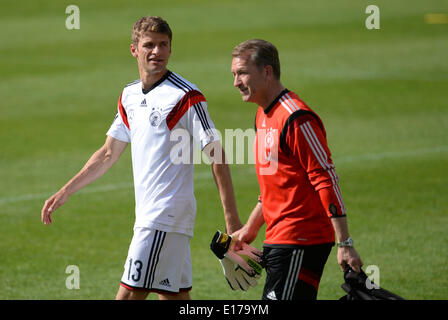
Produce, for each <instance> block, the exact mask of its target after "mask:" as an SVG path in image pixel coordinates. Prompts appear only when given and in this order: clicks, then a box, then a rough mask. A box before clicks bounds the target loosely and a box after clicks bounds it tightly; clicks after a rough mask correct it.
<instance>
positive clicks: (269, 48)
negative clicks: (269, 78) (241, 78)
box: [232, 39, 280, 79]
mask: <svg viewBox="0 0 448 320" xmlns="http://www.w3.org/2000/svg"><path fill="white" fill-rule="evenodd" d="M246 53H250V59H251V60H252V61H253V62H254V63H255V65H256V66H257V67H259V68H262V67H265V66H271V67H272V71H273V73H274V76H275V77H276V78H277V79H280V59H279V57H278V51H277V48H276V47H275V46H274V45H273V44H272V43H270V42H268V41H265V40H260V39H251V40H246V41H244V42H242V43H240V44H239V45H237V46H236V47H235V48H234V49H233V51H232V57H234V58H236V57H240V56H242V55H244V54H246Z"/></svg>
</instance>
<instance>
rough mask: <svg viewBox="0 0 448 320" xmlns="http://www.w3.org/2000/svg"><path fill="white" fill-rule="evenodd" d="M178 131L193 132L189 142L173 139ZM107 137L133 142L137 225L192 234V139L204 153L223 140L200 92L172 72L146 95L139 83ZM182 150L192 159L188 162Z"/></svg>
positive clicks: (128, 91) (126, 93) (121, 103)
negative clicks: (212, 143) (181, 146)
mask: <svg viewBox="0 0 448 320" xmlns="http://www.w3.org/2000/svg"><path fill="white" fill-rule="evenodd" d="M177 129H181V130H183V133H187V134H188V135H187V137H188V141H185V134H184V135H176V136H174V135H172V133H173V132H176V133H179V131H180V130H177ZM107 135H108V136H111V137H113V138H115V139H118V140H121V141H125V142H129V143H131V149H132V167H133V175H134V188H135V215H136V220H135V225H134V226H135V227H147V228H154V229H158V230H161V231H165V232H179V233H183V234H187V235H189V236H192V235H193V226H194V220H195V215H196V199H195V197H194V188H193V161H192V155H193V138H194V140H195V141H196V142H197V143H198V144H199V145H200V147H201V149H203V148H204V147H205V146H206V145H207V144H208V143H210V142H212V141H215V140H219V136H218V134H217V131H216V129H215V128H214V124H213V122H212V120H211V119H210V117H209V115H208V112H207V104H206V100H205V97H204V96H203V95H202V93H201V92H200V91H199V89H198V88H197V87H196V86H195V85H194V84H192V83H190V82H189V81H187V80H185V79H184V78H182V77H180V76H179V75H177V74H175V73H173V72H171V71H167V73H166V74H165V75H164V76H163V77H162V78H161V79H160V80H159V81H158V82H157V83H155V84H154V85H153V86H152V87H151V88H150V89H149V90H147V91H143V89H142V82H141V80H137V81H134V82H133V83H130V84H129V85H127V86H126V87H125V88H124V89H123V92H122V93H121V96H120V98H119V100H118V113H117V115H116V117H115V120H114V122H113V123H112V125H111V127H110V129H109V131H108V132H107ZM182 140H183V142H184V143H183V148H184V149H183V151H181V150H182V148H179V145H180V143H181V142H182ZM181 152H187V154H189V155H190V157H187V159H189V161H185V157H184V156H185V154H181ZM177 156H179V157H177ZM173 159H174V161H173ZM182 159H183V160H184V161H182ZM179 162H180V163H179Z"/></svg>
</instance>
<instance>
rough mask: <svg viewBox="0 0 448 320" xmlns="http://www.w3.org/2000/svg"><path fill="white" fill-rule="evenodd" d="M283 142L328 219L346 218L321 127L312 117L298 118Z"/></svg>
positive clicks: (336, 178)
mask: <svg viewBox="0 0 448 320" xmlns="http://www.w3.org/2000/svg"><path fill="white" fill-rule="evenodd" d="M285 138H286V141H285V142H286V145H287V146H288V149H289V150H290V152H291V153H292V156H293V157H294V158H296V159H298V161H299V163H300V164H301V165H302V167H303V168H304V169H305V171H306V173H307V174H308V179H309V181H310V183H311V184H312V186H313V187H314V190H316V191H317V192H318V193H319V197H320V199H321V202H322V205H323V207H324V208H325V210H326V212H327V214H328V216H329V217H342V216H345V206H344V202H343V200H342V195H341V191H340V188H339V184H338V181H339V178H338V176H337V174H336V171H335V168H334V165H333V162H332V160H331V153H330V150H329V148H328V145H327V139H326V134H325V129H324V128H323V127H322V125H321V123H320V122H318V121H317V120H316V118H314V117H313V116H311V115H304V116H302V117H299V118H297V119H296V120H295V121H293V122H292V123H290V125H289V127H288V131H287V134H286V136H285Z"/></svg>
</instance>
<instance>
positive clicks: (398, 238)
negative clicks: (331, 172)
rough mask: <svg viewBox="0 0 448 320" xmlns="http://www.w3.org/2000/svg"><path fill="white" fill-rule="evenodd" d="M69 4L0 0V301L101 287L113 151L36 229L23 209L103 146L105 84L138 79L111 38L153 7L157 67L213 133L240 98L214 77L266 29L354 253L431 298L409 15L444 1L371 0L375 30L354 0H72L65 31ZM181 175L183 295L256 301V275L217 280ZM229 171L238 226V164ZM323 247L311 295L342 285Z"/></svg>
mask: <svg viewBox="0 0 448 320" xmlns="http://www.w3.org/2000/svg"><path fill="white" fill-rule="evenodd" d="M70 4H74V3H72V2H71V1H57V2H56V1H33V2H32V1H27V2H18V1H2V2H1V3H0V16H1V19H0V39H1V40H2V41H1V44H0V70H1V76H0V83H1V85H0V95H1V97H2V99H1V101H2V102H1V117H0V176H1V182H0V234H1V236H0V288H1V289H0V299H112V298H114V297H115V293H116V291H117V288H118V285H119V280H120V278H121V274H122V272H123V265H124V263H125V261H124V260H125V258H126V253H127V249H128V246H129V243H130V240H131V236H132V225H133V222H134V213H133V205H134V200H133V189H132V175H131V162H130V155H129V150H128V151H127V152H126V153H125V154H124V155H123V157H122V159H120V161H119V162H118V163H117V164H116V165H115V166H114V167H113V168H112V169H111V170H110V171H109V172H108V173H107V174H106V175H105V176H104V177H103V178H101V179H100V180H98V181H97V182H95V183H94V184H92V185H91V186H89V187H87V188H86V189H85V190H83V191H82V192H80V193H78V194H76V195H74V196H72V197H71V198H70V199H69V201H68V202H67V203H66V204H65V205H64V206H63V207H61V208H60V209H59V210H58V211H57V212H56V213H55V214H54V223H53V224H52V225H51V226H50V227H47V226H44V225H43V224H41V222H40V210H41V207H42V205H43V202H44V200H45V199H46V198H47V196H49V195H50V194H52V193H53V192H55V191H56V190H57V189H58V188H59V187H60V186H61V185H62V184H64V183H65V182H66V181H67V180H68V179H69V178H70V177H72V176H73V175H74V174H75V173H76V172H77V171H78V170H79V169H80V168H81V167H82V165H83V164H84V163H85V161H86V160H87V159H88V157H89V156H90V155H91V154H92V153H93V152H94V151H95V150H96V149H97V148H98V147H99V146H100V145H101V144H102V143H103V142H104V139H105V133H106V131H107V129H108V127H109V125H110V123H111V121H112V119H113V117H114V115H115V113H116V101H117V99H118V96H119V94H120V92H121V89H122V87H123V86H124V85H125V84H126V83H129V82H131V81H133V80H134V79H136V78H138V73H137V64H136V62H135V61H134V60H133V58H132V57H131V55H130V53H129V43H130V34H131V26H132V24H133V22H134V21H135V20H136V19H138V18H139V17H141V16H143V15H160V16H162V17H164V18H165V19H167V20H168V22H169V23H170V25H171V27H172V29H173V32H174V38H173V47H172V48H173V54H172V56H171V60H170V64H169V68H170V69H171V70H173V71H175V72H177V73H179V74H181V75H183V76H185V77H186V78H187V79H189V80H191V81H192V82H194V83H196V84H197V85H198V86H199V87H200V88H201V90H202V91H203V92H204V94H205V96H206V97H207V100H208V106H209V112H210V114H211V117H212V118H213V120H214V122H215V125H216V126H217V128H218V129H219V130H220V131H221V132H224V130H225V129H237V128H241V129H243V130H246V129H247V128H252V127H253V119H254V114H255V110H256V106H255V105H251V104H245V103H243V102H241V99H240V96H239V93H238V92H237V90H236V89H234V88H233V87H232V76H231V73H230V62H231V56H230V52H231V50H232V48H233V47H234V46H235V45H236V44H238V43H239V42H241V41H243V40H246V39H248V38H264V39H266V40H269V41H271V42H273V43H274V44H275V45H276V46H277V47H278V49H279V51H280V59H281V64H282V80H283V84H284V85H285V86H286V87H287V88H288V89H290V90H293V91H295V92H297V93H298V94H299V96H301V98H302V99H304V100H305V101H306V102H307V103H308V104H309V105H310V106H312V107H313V108H314V110H315V111H316V112H317V113H318V114H319V115H320V116H321V118H322V119H323V121H324V124H325V126H326V129H327V134H328V142H329V146H330V149H331V150H332V152H333V160H334V162H335V165H336V170H337V172H338V174H339V177H340V184H341V189H342V195H343V197H344V201H345V204H346V207H347V210H348V219H349V227H350V231H351V235H352V237H353V238H354V239H355V244H356V248H357V250H358V252H359V253H360V255H361V257H362V259H363V261H364V264H365V266H368V265H376V266H378V268H379V270H380V281H381V282H380V285H381V286H383V287H385V288H386V289H390V290H391V291H393V292H395V293H397V294H399V295H402V296H403V297H405V298H407V299H446V298H447V297H448V289H447V288H448V278H447V276H446V274H447V271H448V259H447V257H448V254H447V253H448V252H447V249H446V248H447V246H446V243H447V241H448V233H447V231H446V230H447V225H448V209H447V208H448V197H447V194H448V187H447V183H446V182H447V178H448V176H447V174H446V172H445V169H446V165H447V163H448V130H447V129H448V95H447V90H446V89H447V88H448V62H447V59H446V52H448V24H446V23H443V19H441V20H439V21H440V23H435V24H433V23H431V24H428V23H426V22H427V21H428V20H427V19H426V20H425V15H426V14H428V13H436V14H437V13H442V14H446V13H448V2H447V1H436V0H430V1H424V2H421V1H383V0H378V1H375V5H377V6H378V7H379V9H380V29H379V30H368V29H366V27H365V20H366V18H367V17H368V14H366V13H365V9H366V7H367V6H368V5H369V4H372V3H370V2H368V1H356V2H355V1H348V0H347V1H322V0H315V1H312V2H310V3H308V2H303V1H300V2H299V1H284V0H278V1H274V2H272V1H261V0H257V1H252V0H251V1H241V0H239V1H233V0H232V1H225V2H223V1H220V2H212V1H198V0H196V1H188V2H186V1H165V2H157V3H152V2H148V1H94V2H93V1H86V0H82V1H76V4H77V5H78V6H79V8H80V29H79V30H67V29H66V27H65V20H66V18H67V16H68V15H67V14H66V13H65V9H66V7H67V6H68V5H70ZM425 21H426V22H425ZM195 170H196V173H197V175H196V178H195V192H196V197H197V202H198V213H197V218H196V227H195V236H194V238H193V240H192V243H191V245H192V258H193V277H194V285H193V291H192V297H193V298H194V299H259V298H260V296H261V292H262V285H259V286H258V287H256V288H254V289H251V290H250V291H248V292H232V291H231V290H230V289H229V288H228V286H227V283H226V281H225V280H224V278H223V276H222V272H221V267H220V265H219V263H218V261H217V260H216V258H215V257H214V256H213V254H212V253H211V251H210V250H209V248H208V245H209V241H210V239H211V237H212V235H213V233H214V232H215V231H216V229H218V228H223V225H224V221H223V217H222V209H221V206H220V201H219V197H218V193H217V191H216V188H215V186H214V182H213V178H212V176H211V172H210V168H209V167H208V166H207V165H204V164H201V165H197V166H196V169H195ZM231 170H232V174H233V181H234V187H235V193H236V197H237V202H238V206H239V211H240V214H241V217H242V220H244V221H245V220H246V218H247V216H248V214H249V212H250V211H251V209H252V208H253V206H254V205H255V202H256V199H257V195H258V185H257V182H256V177H255V173H254V169H253V167H252V166H251V165H249V164H244V165H236V164H233V165H232V166H231ZM263 236H264V235H263V232H262V231H261V232H260V234H259V236H258V238H257V240H256V242H255V245H256V246H258V247H261V246H262V240H263ZM335 251H336V250H335V249H334V250H333V251H332V254H331V256H330V258H329V262H328V263H327V265H326V268H325V272H324V275H323V278H322V281H321V284H320V291H319V299H330V300H332V299H338V298H339V297H340V296H342V295H343V291H342V290H341V288H340V284H341V283H342V274H341V272H340V270H339V267H338V265H337V263H336V257H335ZM69 265H76V266H78V267H79V270H80V288H79V289H73V290H69V289H67V287H66V279H67V277H68V276H69V274H66V273H65V271H66V268H67V266H69ZM261 282H262V281H261ZM152 298H155V297H152Z"/></svg>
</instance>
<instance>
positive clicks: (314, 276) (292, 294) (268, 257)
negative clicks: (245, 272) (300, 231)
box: [262, 243, 334, 300]
mask: <svg viewBox="0 0 448 320" xmlns="http://www.w3.org/2000/svg"><path fill="white" fill-rule="evenodd" d="M333 246H334V243H325V244H317V245H309V246H295V245H280V244H279V245H271V244H269V245H268V244H265V246H264V248H263V257H264V260H265V263H266V266H265V269H266V273H267V275H266V283H265V287H264V290H263V297H262V299H263V300H316V299H317V292H318V290H319V282H320V279H321V277H322V273H323V270H324V267H325V263H326V262H327V259H328V256H329V254H330V252H331V248H332V247H333Z"/></svg>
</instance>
